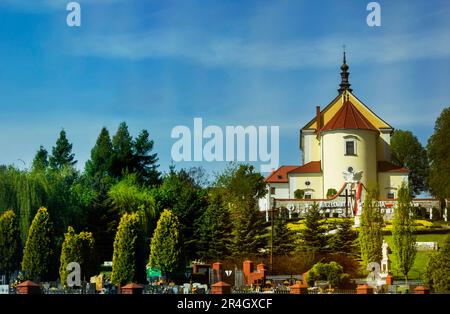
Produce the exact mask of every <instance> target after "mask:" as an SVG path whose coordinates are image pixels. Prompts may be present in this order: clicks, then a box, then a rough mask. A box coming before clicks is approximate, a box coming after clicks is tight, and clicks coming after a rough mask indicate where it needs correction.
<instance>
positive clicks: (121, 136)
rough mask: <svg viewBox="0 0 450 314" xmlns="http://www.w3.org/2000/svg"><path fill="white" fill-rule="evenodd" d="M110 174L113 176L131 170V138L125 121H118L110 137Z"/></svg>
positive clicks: (118, 175) (116, 176) (117, 176)
mask: <svg viewBox="0 0 450 314" xmlns="http://www.w3.org/2000/svg"><path fill="white" fill-rule="evenodd" d="M112 148H113V155H112V159H111V174H112V175H113V177H115V178H118V179H120V178H122V176H123V175H125V174H128V173H131V172H133V171H132V169H133V138H132V136H131V135H130V132H129V131H128V126H127V124H126V123H125V122H122V123H120V125H119V128H118V129H117V132H116V134H115V135H114V136H113V138H112Z"/></svg>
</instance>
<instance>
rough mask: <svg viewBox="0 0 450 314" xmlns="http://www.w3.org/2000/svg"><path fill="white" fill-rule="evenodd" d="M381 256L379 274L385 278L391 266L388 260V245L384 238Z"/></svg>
mask: <svg viewBox="0 0 450 314" xmlns="http://www.w3.org/2000/svg"><path fill="white" fill-rule="evenodd" d="M381 249H382V254H383V258H382V260H381V274H380V276H381V277H382V278H386V277H387V275H388V274H389V270H390V267H391V261H390V260H389V253H390V252H389V251H390V250H389V245H388V244H387V242H386V241H385V240H383V244H382V246H381Z"/></svg>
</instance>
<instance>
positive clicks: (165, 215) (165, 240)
mask: <svg viewBox="0 0 450 314" xmlns="http://www.w3.org/2000/svg"><path fill="white" fill-rule="evenodd" d="M180 231H181V226H180V222H179V220H178V217H177V216H176V215H175V214H173V213H172V212H171V211H170V210H168V209H165V210H164V211H163V212H162V213H161V216H160V217H159V220H158V224H157V226H156V229H155V232H154V233H153V237H152V240H151V244H150V258H149V265H150V267H158V268H159V269H161V272H162V273H163V274H165V275H169V274H171V273H174V272H177V271H179V270H180V269H181V267H182V266H184V264H183V253H182V247H183V245H182V238H181V232H180Z"/></svg>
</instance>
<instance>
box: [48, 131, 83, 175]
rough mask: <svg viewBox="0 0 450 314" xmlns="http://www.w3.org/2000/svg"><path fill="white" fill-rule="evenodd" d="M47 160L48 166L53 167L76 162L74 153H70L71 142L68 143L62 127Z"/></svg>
mask: <svg viewBox="0 0 450 314" xmlns="http://www.w3.org/2000/svg"><path fill="white" fill-rule="evenodd" d="M49 162H50V167H51V168H53V169H61V168H63V167H67V166H74V165H75V164H76V163H77V161H76V160H75V155H74V154H73V153H72V144H71V143H69V140H68V139H67V135H66V131H65V130H64V129H63V130H61V132H60V133H59V138H58V140H57V141H56V146H53V148H52V155H51V156H50V158H49Z"/></svg>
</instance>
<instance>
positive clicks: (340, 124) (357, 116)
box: [320, 101, 378, 132]
mask: <svg viewBox="0 0 450 314" xmlns="http://www.w3.org/2000/svg"><path fill="white" fill-rule="evenodd" d="M337 129H361V130H372V131H377V132H378V129H377V128H376V127H375V126H374V125H373V124H372V123H370V121H369V120H367V118H366V117H364V115H363V114H362V113H361V112H359V110H358V109H357V108H356V107H355V105H353V104H352V103H351V102H350V101H347V102H346V103H345V104H344V105H343V106H342V108H341V109H339V111H338V112H336V114H335V115H334V117H333V118H331V120H330V121H328V123H327V124H325V126H324V127H323V128H322V129H320V132H324V131H331V130H337Z"/></svg>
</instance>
